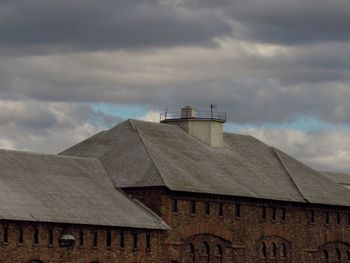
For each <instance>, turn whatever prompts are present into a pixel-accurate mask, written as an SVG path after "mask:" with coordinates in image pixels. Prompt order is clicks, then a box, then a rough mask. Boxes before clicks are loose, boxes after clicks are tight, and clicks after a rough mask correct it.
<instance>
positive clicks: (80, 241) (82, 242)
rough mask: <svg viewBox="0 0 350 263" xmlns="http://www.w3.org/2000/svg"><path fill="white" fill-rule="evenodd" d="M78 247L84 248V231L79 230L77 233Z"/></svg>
mask: <svg viewBox="0 0 350 263" xmlns="http://www.w3.org/2000/svg"><path fill="white" fill-rule="evenodd" d="M79 246H81V247H83V246H84V231H83V230H80V232H79Z"/></svg>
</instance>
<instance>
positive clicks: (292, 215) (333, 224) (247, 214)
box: [126, 189, 350, 263]
mask: <svg viewBox="0 0 350 263" xmlns="http://www.w3.org/2000/svg"><path fill="white" fill-rule="evenodd" d="M126 191H127V192H128V193H130V194H132V195H133V196H134V197H136V198H138V199H140V200H147V201H144V203H145V204H146V205H147V206H149V207H150V208H151V209H154V211H156V212H157V213H158V214H159V215H160V216H161V217H162V219H163V220H164V221H165V222H166V223H167V224H168V225H169V226H170V227H172V230H171V231H170V232H168V233H165V234H164V235H162V260H163V262H172V261H173V262H196V263H197V262H209V261H208V257H206V255H205V253H203V249H202V245H203V243H204V242H205V243H207V244H208V245H209V246H210V255H209V260H210V262H241V263H249V262H264V263H265V262H276V263H277V262H285V263H287V262H295V263H301V262H303V263H304V262H306V263H307V262H315V263H319V262H326V261H324V260H325V255H324V251H325V250H327V251H328V254H329V255H328V256H329V262H350V222H349V220H350V218H349V214H350V210H346V209H345V208H337V207H330V206H328V207H326V206H308V205H304V204H295V203H294V204H293V203H287V202H272V201H261V200H260V201H257V200H252V199H237V198H229V197H223V196H214V195H199V194H190V193H176V192H170V191H166V190H164V189H163V190H161V189H158V190H156V189H151V190H149V194H150V195H151V196H152V198H147V196H148V192H147V191H146V189H143V190H142V191H138V190H137V189H126ZM155 195H158V197H157V198H155ZM152 200H157V201H156V202H152ZM173 200H177V205H176V206H177V212H175V211H173V209H174V201H173ZM193 202H195V206H196V208H195V209H196V212H195V213H193ZM208 205H209V214H207V213H206V212H207V210H208ZM237 205H238V206H237ZM220 206H221V207H220ZM237 207H239V211H237ZM220 210H221V211H222V212H223V215H222V216H221V215H220ZM263 210H265V212H264V211H263ZM312 211H313V212H312ZM264 213H265V217H264V216H263V214H264ZM312 213H313V216H312ZM273 214H275V216H274V215H273ZM327 214H328V215H329V223H326V218H327ZM338 216H340V224H338V222H337V221H338V219H337V217H338ZM312 218H313V219H312ZM189 244H192V245H194V250H195V252H194V254H195V255H194V261H192V260H193V257H192V255H191V253H190V252H189ZM262 244H264V245H262ZM216 245H220V246H221V247H222V248H223V253H222V255H221V257H218V255H217V251H216ZM262 246H264V247H265V252H263V251H261V250H262V249H261V247H262ZM283 250H285V251H283ZM336 250H339V252H340V254H341V261H337V255H336V253H337V252H336Z"/></svg>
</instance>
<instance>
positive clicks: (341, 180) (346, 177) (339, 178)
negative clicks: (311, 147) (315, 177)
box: [321, 172, 350, 185]
mask: <svg viewBox="0 0 350 263" xmlns="http://www.w3.org/2000/svg"><path fill="white" fill-rule="evenodd" d="M321 173H322V174H324V175H325V176H327V177H328V178H329V179H331V180H333V181H335V182H337V183H338V184H346V185H350V174H346V173H335V172H321Z"/></svg>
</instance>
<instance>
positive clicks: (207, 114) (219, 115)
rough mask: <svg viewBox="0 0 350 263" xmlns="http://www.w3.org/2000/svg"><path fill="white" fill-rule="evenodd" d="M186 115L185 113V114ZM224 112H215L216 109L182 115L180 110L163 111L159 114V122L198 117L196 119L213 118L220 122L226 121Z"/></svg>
mask: <svg viewBox="0 0 350 263" xmlns="http://www.w3.org/2000/svg"><path fill="white" fill-rule="evenodd" d="M185 115H186V114H185ZM226 117H227V116H226V112H216V111H196V112H195V115H194V116H192V115H187V116H184V114H183V113H181V112H164V113H161V114H160V122H166V121H168V120H180V119H184V120H188V119H198V120H215V121H220V122H226Z"/></svg>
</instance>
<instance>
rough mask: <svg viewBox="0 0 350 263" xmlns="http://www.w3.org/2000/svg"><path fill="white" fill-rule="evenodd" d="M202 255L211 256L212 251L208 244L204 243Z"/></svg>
mask: <svg viewBox="0 0 350 263" xmlns="http://www.w3.org/2000/svg"><path fill="white" fill-rule="evenodd" d="M201 254H202V255H205V256H209V254H210V249H209V245H208V243H207V242H203V243H202V246H201Z"/></svg>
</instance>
